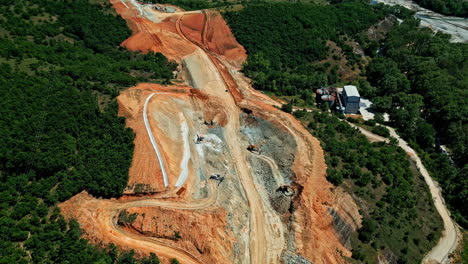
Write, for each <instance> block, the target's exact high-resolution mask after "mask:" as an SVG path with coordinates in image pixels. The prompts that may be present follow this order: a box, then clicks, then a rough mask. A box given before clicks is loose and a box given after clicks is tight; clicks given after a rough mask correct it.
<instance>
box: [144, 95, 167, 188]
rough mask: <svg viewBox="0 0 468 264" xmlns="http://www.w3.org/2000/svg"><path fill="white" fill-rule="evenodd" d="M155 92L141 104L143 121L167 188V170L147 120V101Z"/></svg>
mask: <svg viewBox="0 0 468 264" xmlns="http://www.w3.org/2000/svg"><path fill="white" fill-rule="evenodd" d="M156 94H157V93H152V94H150V95H149V96H148V98H146V100H145V104H144V106H143V122H144V123H145V127H146V131H147V132H148V137H149V139H150V141H151V145H153V149H154V152H155V153H156V156H157V157H158V162H159V167H160V168H161V172H162V175H163V181H164V187H166V188H167V186H168V185H169V180H168V179H167V172H166V167H165V166H164V160H163V158H162V155H161V152H160V151H159V148H158V143H156V139H155V138H154V136H153V132H152V131H151V127H150V124H149V122H148V102H149V101H150V100H151V97H153V96H154V95H156Z"/></svg>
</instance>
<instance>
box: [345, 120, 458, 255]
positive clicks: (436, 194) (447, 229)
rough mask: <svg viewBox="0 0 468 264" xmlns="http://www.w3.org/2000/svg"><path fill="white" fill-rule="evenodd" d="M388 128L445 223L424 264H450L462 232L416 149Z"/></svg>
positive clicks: (365, 132)
mask: <svg viewBox="0 0 468 264" xmlns="http://www.w3.org/2000/svg"><path fill="white" fill-rule="evenodd" d="M350 125H351V126H352V127H355V128H358V129H359V131H360V132H361V133H362V134H363V135H365V136H366V137H367V138H368V139H369V140H370V141H371V142H374V141H385V142H388V141H389V140H388V139H387V138H383V137H381V136H378V135H375V134H373V133H371V132H369V131H368V130H366V129H364V128H361V127H358V126H356V125H354V124H350ZM386 128H388V130H389V131H390V136H392V137H394V138H396V139H397V140H398V146H400V147H401V148H402V149H403V150H404V151H405V152H406V153H408V155H409V156H410V158H411V159H412V160H413V161H414V162H415V164H416V167H417V168H418V170H419V172H420V173H421V175H422V176H423V178H424V181H425V182H426V184H427V185H428V186H429V190H430V193H431V196H432V198H433V201H434V205H435V207H436V209H437V212H439V214H440V216H441V217H442V220H443V223H444V231H443V233H442V237H441V238H440V240H439V242H438V243H437V245H436V246H435V247H434V248H432V249H431V251H429V253H427V255H426V256H425V257H424V259H423V263H427V264H433V263H444V264H445V263H449V255H450V253H452V252H453V251H454V250H455V249H456V248H457V244H458V236H459V232H460V231H459V230H458V226H457V225H456V224H455V222H454V221H453V220H452V218H451V217H450V212H449V210H448V209H447V207H446V206H445V202H444V198H443V197H442V193H441V190H440V188H439V186H438V183H437V182H435V181H434V180H433V179H432V178H431V176H430V175H429V172H428V171H427V169H426V168H425V167H424V165H423V164H422V162H421V159H420V158H419V156H418V154H417V153H416V151H414V149H413V148H411V147H410V146H409V145H408V143H407V142H406V141H404V140H403V139H402V138H401V137H400V136H399V135H398V134H397V133H396V131H395V129H393V128H391V127H388V126H386Z"/></svg>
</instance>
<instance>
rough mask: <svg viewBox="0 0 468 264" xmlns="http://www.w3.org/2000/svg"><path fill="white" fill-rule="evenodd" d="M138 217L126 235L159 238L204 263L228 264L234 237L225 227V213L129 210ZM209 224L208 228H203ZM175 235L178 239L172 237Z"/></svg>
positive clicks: (169, 209) (151, 209)
mask: <svg viewBox="0 0 468 264" xmlns="http://www.w3.org/2000/svg"><path fill="white" fill-rule="evenodd" d="M127 212H128V213H138V217H137V219H136V220H135V222H133V223H132V224H131V225H129V226H128V227H127V229H128V230H129V232H134V233H138V234H143V235H144V236H147V237H154V238H161V239H164V240H165V241H166V242H167V243H170V244H173V245H175V246H177V247H179V248H183V249H185V250H187V251H189V252H191V253H192V254H194V255H196V256H197V257H199V258H200V259H202V260H203V261H204V263H229V262H230V259H231V257H232V256H231V254H232V251H230V249H231V248H232V247H233V245H234V242H235V240H234V237H233V235H232V232H230V231H229V229H228V228H227V224H226V211H225V210H224V209H220V208H218V209H215V210H211V211H186V210H176V209H171V208H159V207H155V208H147V207H139V208H131V209H128V210H127ZM207 223H209V224H207ZM176 232H177V234H178V236H179V237H180V238H177V237H176Z"/></svg>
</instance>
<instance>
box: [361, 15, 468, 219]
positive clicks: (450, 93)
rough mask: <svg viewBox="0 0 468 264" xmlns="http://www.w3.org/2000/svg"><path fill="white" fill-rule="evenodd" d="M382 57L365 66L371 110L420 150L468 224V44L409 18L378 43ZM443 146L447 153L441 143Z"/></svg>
mask: <svg viewBox="0 0 468 264" xmlns="http://www.w3.org/2000/svg"><path fill="white" fill-rule="evenodd" d="M382 46H383V48H382V49H381V56H378V57H377V58H375V59H374V60H372V61H371V63H370V64H369V65H368V67H367V69H366V74H365V75H366V77H367V80H368V81H369V82H370V84H371V85H372V86H373V87H375V89H374V90H373V91H371V92H369V93H368V94H367V95H366V96H367V97H369V98H372V99H373V101H374V103H375V110H376V111H379V112H387V113H389V114H390V124H391V125H392V126H393V127H395V128H397V129H398V132H399V133H400V134H401V135H402V136H404V137H405V138H406V140H407V141H409V142H411V143H412V144H413V146H414V147H415V148H416V149H418V152H420V153H421V154H422V155H421V156H422V157H423V159H424V162H425V164H426V166H427V167H428V168H429V169H430V171H431V173H432V176H433V177H435V178H436V179H437V180H438V181H439V182H440V183H441V186H442V188H443V190H444V197H445V199H446V201H448V204H449V207H450V208H451V209H452V214H453V217H454V218H455V219H456V220H457V222H458V223H459V224H460V225H462V226H464V227H466V226H468V221H467V219H468V210H467V208H466V206H465V204H466V201H467V200H468V177H467V175H468V174H467V172H468V165H467V161H468V158H467V157H468V153H467V149H466V147H467V146H468V124H467V120H468V105H467V104H466V98H467V96H468V65H467V63H466V62H467V61H468V46H467V45H466V44H461V43H449V36H447V35H444V34H436V35H434V34H433V33H432V32H431V31H430V30H429V29H427V28H425V29H420V28H418V21H417V20H412V19H407V20H406V21H405V22H404V23H402V24H400V25H398V26H395V27H394V28H393V29H392V30H391V31H390V32H389V34H388V36H387V38H386V39H385V41H383V43H382ZM440 145H445V146H446V147H447V148H448V149H449V151H450V153H449V154H450V156H447V155H444V154H443V153H442V152H441V151H440V148H439V146H440Z"/></svg>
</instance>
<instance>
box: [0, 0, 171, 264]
mask: <svg viewBox="0 0 468 264" xmlns="http://www.w3.org/2000/svg"><path fill="white" fill-rule="evenodd" d="M0 3H1V4H0V10H1V11H0V87H2V93H1V95H0V137H1V139H2V140H1V141H0V197H1V198H0V238H1V239H0V263H8V264H10V263H148V264H149V263H159V260H158V259H157V257H156V256H155V255H152V256H150V257H148V258H145V259H142V260H138V261H137V260H134V259H133V255H134V252H119V251H118V250H117V249H116V247H115V246H110V247H109V248H107V249H99V248H96V247H95V246H93V245H91V244H89V243H88V242H87V241H86V240H83V239H81V238H80V234H81V230H80V228H79V225H78V223H77V222H73V221H72V222H70V223H67V222H66V221H65V220H64V219H63V217H62V216H61V215H60V213H59V209H58V208H57V207H56V205H57V203H58V202H61V201H64V200H66V199H68V198H70V197H71V196H73V195H75V194H77V193H78V192H81V191H83V190H87V191H88V192H90V193H91V194H93V195H95V196H97V197H106V198H107V197H115V196H119V195H120V194H121V193H122V191H123V188H124V187H125V185H126V183H127V179H128V168H129V166H130V162H131V158H132V152H133V133H132V132H131V130H129V129H126V128H125V125H124V120H123V119H122V118H119V117H118V116H117V105H116V103H115V100H114V98H115V96H116V95H118V92H119V91H120V90H122V89H125V88H127V87H128V86H130V85H133V84H135V83H137V82H138V81H157V82H167V81H168V80H169V79H170V78H172V71H173V70H174V64H173V63H169V62H168V61H167V60H166V58H164V57H163V56H162V55H161V54H148V55H142V54H136V53H131V52H129V51H126V50H124V49H122V48H119V44H120V43H121V42H122V41H123V40H124V39H125V38H127V37H128V36H129V34H130V32H129V29H128V28H127V26H126V24H125V21H123V20H122V19H121V18H120V17H117V16H115V15H113V14H112V10H111V9H110V7H109V6H101V5H92V4H89V3H88V1H86V0H73V1H64V0H61V1H59V0H30V1H17V0H15V1H13V0H2V1H0Z"/></svg>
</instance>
